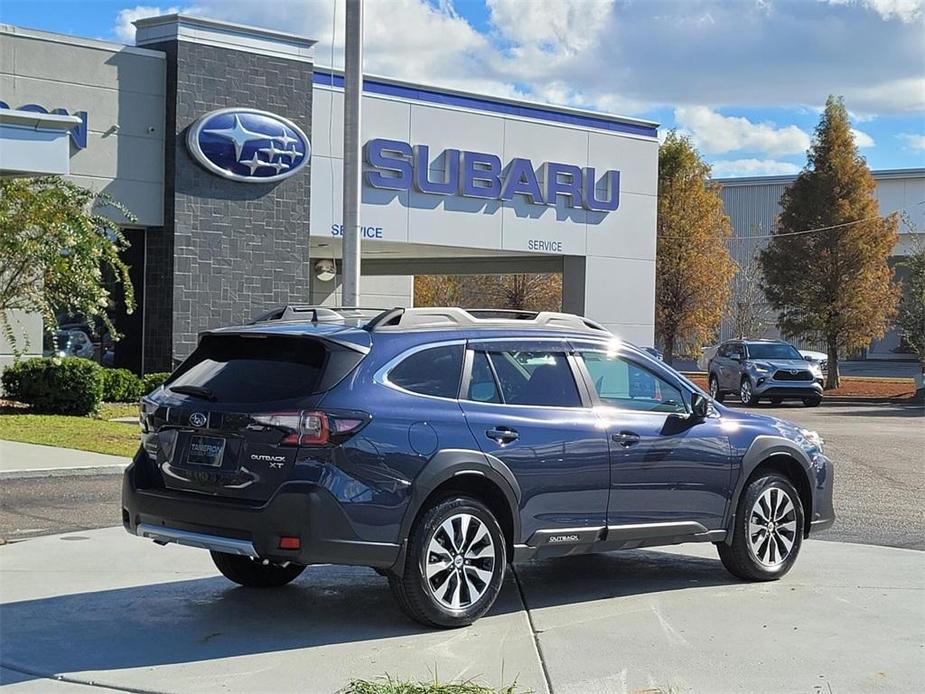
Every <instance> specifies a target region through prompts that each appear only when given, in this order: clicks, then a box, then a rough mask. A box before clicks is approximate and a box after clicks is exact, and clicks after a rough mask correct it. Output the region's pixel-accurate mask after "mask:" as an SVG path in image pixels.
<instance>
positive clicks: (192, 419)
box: [189, 412, 208, 427]
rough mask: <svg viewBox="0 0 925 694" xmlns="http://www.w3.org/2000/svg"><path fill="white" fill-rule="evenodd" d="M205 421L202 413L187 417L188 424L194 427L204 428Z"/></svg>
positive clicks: (194, 413)
mask: <svg viewBox="0 0 925 694" xmlns="http://www.w3.org/2000/svg"><path fill="white" fill-rule="evenodd" d="M207 421H208V420H207V419H206V416H205V415H204V414H203V413H202V412H193V414H191V415H190V416H189V423H190V424H192V425H193V426H194V427H204V426H205V425H206V422H207Z"/></svg>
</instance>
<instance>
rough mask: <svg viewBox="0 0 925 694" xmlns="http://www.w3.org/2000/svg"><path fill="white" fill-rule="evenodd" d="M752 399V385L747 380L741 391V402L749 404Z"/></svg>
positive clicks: (743, 383) (743, 382)
mask: <svg viewBox="0 0 925 694" xmlns="http://www.w3.org/2000/svg"><path fill="white" fill-rule="evenodd" d="M751 399H752V384H751V383H749V382H748V381H747V380H746V381H742V388H741V389H740V390H739V400H741V401H742V402H749V401H750V400H751Z"/></svg>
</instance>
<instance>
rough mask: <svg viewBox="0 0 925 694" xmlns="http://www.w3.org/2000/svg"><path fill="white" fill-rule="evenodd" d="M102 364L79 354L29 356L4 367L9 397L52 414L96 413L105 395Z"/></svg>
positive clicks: (5, 387)
mask: <svg viewBox="0 0 925 694" xmlns="http://www.w3.org/2000/svg"><path fill="white" fill-rule="evenodd" d="M101 371H102V369H101V367H100V366H99V365H98V364H96V363H95V362H92V361H90V360H89V359H81V358H79V357H64V358H59V357H46V358H41V359H27V360H25V361H20V362H16V363H15V364H13V365H11V366H8V367H7V368H6V369H4V371H3V376H2V381H3V389H4V391H5V393H6V396H7V397H8V398H11V399H13V400H17V401H19V402H22V403H25V404H27V405H29V406H30V407H31V408H32V409H33V410H35V411H36V412H46V413H49V414H71V415H81V416H83V415H89V414H94V413H95V412H96V411H97V410H98V409H99V406H100V401H101V400H102V399H103V378H102V374H101Z"/></svg>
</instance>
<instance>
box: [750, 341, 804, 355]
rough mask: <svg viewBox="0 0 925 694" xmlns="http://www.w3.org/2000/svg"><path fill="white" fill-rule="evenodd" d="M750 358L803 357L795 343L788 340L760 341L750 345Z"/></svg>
mask: <svg viewBox="0 0 925 694" xmlns="http://www.w3.org/2000/svg"><path fill="white" fill-rule="evenodd" d="M748 358H749V359H802V358H803V357H802V356H801V355H800V353H799V352H798V351H797V350H796V347H794V346H793V345H788V344H787V343H786V342H758V343H752V344H750V345H748Z"/></svg>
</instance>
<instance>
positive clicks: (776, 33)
mask: <svg viewBox="0 0 925 694" xmlns="http://www.w3.org/2000/svg"><path fill="white" fill-rule="evenodd" d="M152 1H156V0H152ZM453 1H454V0H378V1H376V2H367V3H365V7H366V36H365V49H366V64H365V66H366V70H367V71H368V72H370V73H378V74H385V75H389V76H392V77H396V78H403V79H408V80H412V81H420V82H424V83H431V84H437V85H443V86H448V87H456V88H460V89H471V90H477V91H480V92H485V93H490V94H498V95H505V96H523V97H526V98H530V99H537V100H551V101H555V102H560V103H561V102H564V103H567V104H569V105H574V106H582V107H587V108H595V109H601V110H606V111H610V112H616V113H626V114H628V115H632V114H634V113H645V112H647V111H651V110H653V109H655V108H658V107H660V106H670V107H672V108H674V107H686V108H695V107H706V108H708V109H712V110H713V111H716V110H717V109H720V108H724V107H725V108H730V107H741V106H748V107H751V108H762V107H767V106H773V107H791V108H794V109H801V108H815V107H819V106H820V105H821V104H823V103H824V102H825V98H826V96H827V95H828V94H842V95H844V96H845V100H846V104H847V106H848V107H849V108H850V109H852V112H857V113H864V114H877V115H884V114H888V113H914V112H921V111H925V69H923V64H922V51H921V37H922V32H921V26H919V25H916V24H913V23H906V22H903V21H889V22H888V21H880V19H879V18H878V16H877V15H875V14H874V13H873V12H872V11H871V10H869V9H867V7H866V6H862V5H860V4H858V2H853V0H852V2H851V3H849V4H843V5H840V6H835V5H831V4H828V3H808V2H769V1H767V0H762V1H756V2H751V3H747V4H746V3H743V2H728V1H723V0H697V1H696V2H689V1H688V0H660V2H657V3H655V2H631V1H629V0H625V1H623V2H616V0H542V1H541V0H522V1H521V0H485V2H486V3H487V6H488V17H487V26H486V27H482V26H481V25H473V24H470V23H469V22H468V21H467V20H466V18H465V17H463V16H461V15H460V14H459V13H458V12H457V11H456V9H455V8H454V5H453ZM472 1H475V0H457V2H458V4H459V5H460V6H462V5H461V3H462V2H472ZM864 1H865V2H870V3H873V2H875V0H864ZM178 2H187V3H189V4H188V5H187V6H185V9H184V11H186V12H190V13H196V14H201V15H206V16H210V17H215V18H216V19H225V20H230V21H235V22H240V23H243V24H253V25H257V26H267V27H270V28H275V29H280V30H283V31H288V32H292V33H297V34H301V35H304V36H309V37H311V38H314V39H316V40H317V41H318V44H317V45H316V47H315V57H316V62H317V64H319V65H329V64H332V62H333V64H334V65H335V66H339V65H342V64H343V57H342V56H343V34H344V30H343V14H344V0H288V1H286V2H282V1H277V2H272V3H270V2H268V0H178ZM876 2H884V3H885V2H886V0H876ZM922 2H925V0H919V5H920V4H921V3H922ZM268 7H272V11H268ZM878 7H879V8H880V10H879V11H880V12H881V16H885V15H886V14H889V13H892V14H891V15H890V16H894V15H895V16H896V17H912V16H917V15H916V10H915V8H914V7H911V6H910V7H907V6H906V5H905V4H903V3H902V0H892V4H890V3H886V4H882V5H878ZM173 9H175V8H172V7H171V8H166V9H161V8H158V7H148V6H139V7H135V8H132V9H127V10H123V11H122V12H120V13H119V16H118V18H117V19H116V21H115V25H114V27H113V33H114V35H116V36H118V37H119V38H121V39H123V40H126V41H131V39H132V36H133V28H132V27H131V20H132V19H134V18H137V17H139V16H144V15H148V14H156V13H158V12H161V11H169V10H173ZM335 9H336V12H335ZM858 46H863V50H859V49H858V48H857V47H858ZM721 118H722V116H721ZM765 126H766V124H761V123H751V124H748V123H746V124H744V125H743V126H742V127H741V128H739V130H744V131H748V132H751V131H757V133H758V134H756V135H754V136H748V137H746V136H745V135H741V136H740V137H741V138H743V139H744V140H746V141H747V142H753V144H749V145H748V146H754V147H755V150H754V151H755V153H758V152H766V153H767V154H771V155H777V154H779V153H784V152H790V151H796V150H799V149H803V148H805V146H804V145H805V144H806V140H805V134H801V133H800V132H799V129H798V128H796V127H794V126H788V127H785V126H786V124H781V126H780V127H778V126H776V125H775V126H767V127H765ZM733 130H735V128H733ZM798 145H799V146H798ZM718 147H719V149H718V151H733V149H732V148H729V147H727V148H726V149H723V148H722V147H723V145H721V144H720V145H718ZM736 147H738V145H736ZM762 147H764V148H763V149H762ZM744 151H746V152H747V153H749V154H750V153H751V152H748V151H747V150H744Z"/></svg>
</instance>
